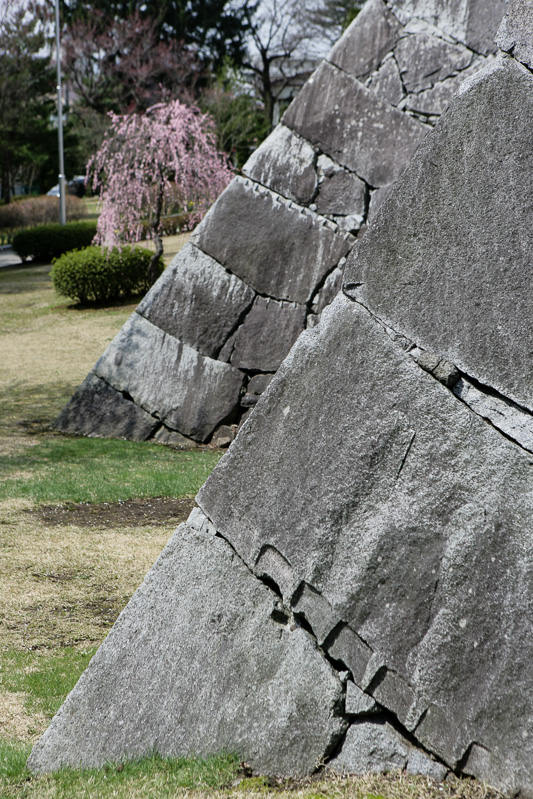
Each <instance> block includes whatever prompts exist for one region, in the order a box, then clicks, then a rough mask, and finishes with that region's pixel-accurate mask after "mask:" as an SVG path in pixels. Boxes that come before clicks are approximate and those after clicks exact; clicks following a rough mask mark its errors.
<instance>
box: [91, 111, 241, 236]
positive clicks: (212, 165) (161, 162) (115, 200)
mask: <svg viewBox="0 0 533 799" xmlns="http://www.w3.org/2000/svg"><path fill="white" fill-rule="evenodd" d="M109 116H110V119H111V127H110V129H109V131H108V132H107V134H106V136H105V139H104V141H103V143H102V146H101V147H100V149H99V150H98V152H97V153H96V155H95V156H93V158H92V159H91V160H90V162H89V165H88V168H87V175H88V181H89V183H90V185H91V186H92V188H93V190H94V191H95V192H97V193H99V195H100V203H99V205H100V218H99V220H98V228H97V234H96V237H95V242H96V243H98V244H102V245H105V246H106V247H108V246H114V245H118V246H120V244H121V243H122V242H126V241H139V240H140V239H142V238H145V237H146V236H150V237H152V238H154V239H155V240H156V244H157V246H158V248H159V247H160V246H161V242H160V239H159V236H160V234H161V231H162V218H163V217H164V216H166V215H169V214H183V215H184V220H185V221H184V226H185V227H186V229H187V228H188V229H191V228H192V227H194V226H195V225H196V224H197V223H198V222H199V221H200V219H201V218H202V216H203V215H204V214H205V212H206V211H207V209H208V208H209V206H210V205H211V204H212V203H213V201H214V200H215V199H216V197H217V196H218V195H219V194H220V192H221V191H222V190H223V189H224V188H225V187H226V186H227V184H228V183H229V181H230V180H231V177H232V172H231V169H230V166H229V162H228V160H227V158H226V156H224V155H223V154H222V153H220V152H218V151H217V148H216V144H215V136H214V123H213V121H212V119H211V118H210V117H209V116H208V115H207V114H203V113H202V112H201V111H200V110H199V109H198V108H196V107H195V106H189V105H185V104H184V103H182V102H180V101H179V100H173V101H172V102H170V103H158V104H157V105H154V106H152V107H151V108H149V109H148V110H147V111H146V113H145V114H125V115H117V114H114V113H113V112H111V114H110V115H109ZM161 251H162V247H161Z"/></svg>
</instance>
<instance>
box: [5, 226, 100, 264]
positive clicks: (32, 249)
mask: <svg viewBox="0 0 533 799" xmlns="http://www.w3.org/2000/svg"><path fill="white" fill-rule="evenodd" d="M95 235H96V222H94V221H90V222H68V223H67V224H66V225H60V224H59V223H58V224H53V225H37V226H36V227H30V228H27V230H19V232H18V233H15V235H14V236H13V249H14V250H15V252H16V253H17V255H18V256H19V257H20V258H22V260H23V261H25V260H26V259H27V258H33V259H34V260H36V261H51V260H52V259H53V258H58V257H59V256H60V255H63V253H65V252H68V251H69V250H74V249H75V248H77V247H78V248H79V247H88V246H89V245H90V244H91V243H92V240H93V239H94V237H95Z"/></svg>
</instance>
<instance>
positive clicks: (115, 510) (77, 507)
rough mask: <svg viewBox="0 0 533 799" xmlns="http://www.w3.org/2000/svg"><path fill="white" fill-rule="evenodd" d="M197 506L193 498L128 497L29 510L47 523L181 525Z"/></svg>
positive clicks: (109, 525) (78, 524) (99, 525)
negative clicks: (117, 500)
mask: <svg viewBox="0 0 533 799" xmlns="http://www.w3.org/2000/svg"><path fill="white" fill-rule="evenodd" d="M194 506H195V501H194V499H173V498H172V497H159V498H156V499H129V500H125V501H124V502H99V503H90V502H81V503H79V504H76V503H73V502H65V503H62V504H61V505H43V506H40V507H38V508H32V509H27V510H26V511H25V513H30V514H32V515H36V516H38V517H39V518H40V519H41V520H42V521H43V522H44V524H46V525H52V526H53V525H61V524H75V525H77V526H80V527H93V526H97V527H143V526H145V525H153V524H170V523H171V522H172V523H173V524H176V525H178V524H180V522H184V521H185V520H186V519H187V517H188V515H189V513H190V512H191V510H192V509H193V508H194Z"/></svg>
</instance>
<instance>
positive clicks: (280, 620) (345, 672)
mask: <svg viewBox="0 0 533 799" xmlns="http://www.w3.org/2000/svg"><path fill="white" fill-rule="evenodd" d="M187 524H189V526H190V527H192V528H193V529H194V530H196V531H197V532H200V533H202V534H203V535H208V536H214V537H217V538H220V539H221V540H223V541H224V542H225V543H226V544H227V545H228V547H229V548H230V549H231V551H232V552H233V553H234V555H235V557H237V558H238V560H239V562H241V563H242V564H243V565H244V566H245V567H246V569H247V570H248V571H249V572H250V573H251V574H252V575H253V576H254V578H255V579H256V580H259V582H261V583H262V584H263V585H264V586H265V587H266V588H268V589H269V590H270V591H271V592H272V594H273V595H274V596H275V597H276V599H275V605H274V608H273V610H272V613H271V619H272V621H273V622H275V623H276V624H279V625H280V626H282V627H289V628H290V629H292V630H294V629H296V628H297V627H300V628H302V629H303V630H305V631H306V632H307V634H308V635H310V636H311V638H312V639H313V642H314V644H315V647H316V649H317V650H318V651H319V652H320V654H321V655H322V657H323V658H324V659H325V660H326V662H327V663H328V664H329V666H330V667H331V668H332V670H333V671H334V673H335V674H336V675H337V677H338V678H339V681H340V682H341V684H342V685H343V689H344V690H343V693H342V697H341V702H342V708H340V709H339V710H338V713H339V715H340V716H342V717H343V718H344V719H345V721H346V723H347V728H346V730H345V732H344V733H343V734H342V735H341V737H340V739H338V740H336V741H334V742H332V746H331V750H330V751H329V752H325V753H324V760H323V764H321V765H325V764H327V763H329V762H331V761H332V759H333V758H334V757H335V756H336V755H337V754H338V753H339V752H340V750H341V749H342V746H343V744H344V740H345V737H346V734H347V732H348V729H349V728H350V726H351V724H353V723H361V721H362V720H364V719H365V718H366V716H368V711H364V712H362V713H357V714H353V713H349V712H347V711H346V691H347V682H348V680H350V678H351V680H350V681H351V682H353V683H354V685H356V686H357V687H358V689H359V690H360V691H361V692H362V693H363V694H365V695H366V696H368V697H369V699H373V700H374V702H375V704H376V709H375V711H372V713H371V717H372V722H373V723H383V724H384V723H386V722H388V723H389V724H390V725H391V726H392V727H393V728H394V729H395V730H396V731H397V732H398V733H399V734H400V735H401V737H402V738H403V740H404V741H405V742H406V743H407V744H408V745H410V746H414V747H416V749H417V750H419V751H420V752H423V753H424V754H426V755H428V756H430V757H431V758H433V759H434V760H435V761H436V762H437V763H439V764H440V765H442V766H444V767H445V768H447V769H450V768H451V767H450V765H449V764H447V763H446V762H445V761H444V760H443V758H441V757H440V756H439V755H438V754H437V753H436V752H434V751H433V750H432V749H431V747H430V746H427V745H425V744H422V743H421V742H420V741H419V740H418V739H417V738H416V736H415V735H414V730H415V729H416V728H417V727H418V726H419V725H420V723H421V721H422V720H423V718H424V717H425V715H426V713H427V707H425V708H424V709H423V710H421V709H419V712H418V716H417V721H416V722H414V723H413V724H412V730H409V728H408V727H406V726H405V724H404V723H402V722H401V721H400V719H399V718H398V716H397V715H396V713H395V712H394V711H393V710H392V709H391V708H390V707H387V705H385V704H384V703H383V701H380V700H379V699H377V698H376V697H374V696H373V693H374V692H376V691H377V690H378V688H379V686H381V685H382V684H383V682H384V680H385V679H387V678H389V679H390V677H388V675H390V676H392V677H393V678H394V679H395V680H396V683H399V684H401V685H404V684H405V688H406V689H407V690H408V691H409V692H410V693H411V694H413V697H414V696H415V694H414V690H413V689H412V688H411V687H410V686H409V684H408V682H407V681H406V680H405V679H404V678H403V677H402V676H401V675H400V674H398V673H397V672H395V671H394V670H391V669H390V668H389V667H388V666H387V665H386V664H385V663H384V662H383V659H382V657H381V656H380V655H379V654H378V653H376V652H375V651H374V650H373V649H372V647H371V646H370V645H369V644H367V642H366V641H364V640H363V638H361V636H360V635H359V633H357V632H356V631H355V630H353V629H352V628H351V627H350V626H349V625H348V624H347V623H346V622H344V621H343V620H339V621H337V623H336V624H334V625H333V627H332V629H331V631H330V633H329V634H328V635H327V636H325V638H324V636H323V635H322V636H321V635H318V634H317V632H316V631H315V629H314V627H313V624H312V622H311V621H310V619H309V614H306V613H304V612H302V611H298V603H299V599H300V598H301V596H302V593H303V592H304V590H305V588H306V586H308V587H309V588H310V589H311V590H312V592H313V593H314V594H316V596H317V597H319V598H320V599H322V600H323V601H324V602H326V603H327V600H326V598H325V597H323V595H322V594H321V593H320V591H318V590H317V589H316V588H314V587H313V586H311V585H309V584H307V583H306V582H305V581H299V582H298V585H297V587H296V590H294V591H293V593H292V596H291V597H290V599H289V600H288V601H289V605H287V604H285V599H284V597H283V593H282V590H281V588H280V586H279V585H278V583H277V582H276V580H275V578H274V577H272V576H271V575H269V574H267V573H266V570H264V569H263V570H262V573H260V574H258V573H257V570H254V569H253V568H251V567H250V566H249V565H248V564H247V563H246V561H245V560H244V559H243V558H242V556H241V555H240V554H239V552H238V551H237V550H236V549H235V547H234V546H233V544H232V543H231V541H229V540H228V539H227V538H226V537H225V536H224V535H223V534H222V533H221V532H220V531H218V530H217V529H216V527H215V525H214V524H213V522H212V521H211V520H210V519H209V517H208V516H207V515H206V514H205V513H204V511H203V510H202V509H200V508H195V509H194V510H193V511H192V512H191V514H190V516H189V519H188V521H187ZM268 549H275V548H273V547H271V546H270V545H269V544H265V545H263V547H262V548H261V552H260V554H259V555H258V557H257V559H256V564H258V563H260V562H262V557H261V556H262V554H264V552H265V551H267V550H268ZM275 551H276V553H277V554H278V555H279V557H281V558H283V560H284V561H285V562H286V563H287V565H288V566H289V567H290V563H289V561H287V559H286V558H285V557H284V556H283V554H282V553H281V552H279V550H277V549H275ZM263 562H264V560H263ZM327 604H328V605H329V603H327ZM343 631H348V632H349V633H350V634H351V635H352V636H353V640H359V641H360V642H361V645H362V646H363V647H365V649H366V650H368V653H369V657H368V660H367V663H366V666H364V676H363V679H361V678H360V677H358V675H357V674H356V675H354V674H353V664H351V667H350V665H348V664H347V663H346V662H345V660H343V659H342V658H341V657H336V656H335V651H336V650H335V648H334V644H335V642H336V641H337V640H338V638H339V635H340V634H341V633H342V632H343ZM321 641H322V644H321ZM330 650H332V651H330ZM361 683H362V685H361ZM382 700H383V697H382ZM414 704H418V705H419V704H420V703H419V700H416V698H415V700H414ZM408 717H409V714H408V716H407V718H408ZM350 719H351V721H350ZM318 768H320V766H319V767H318Z"/></svg>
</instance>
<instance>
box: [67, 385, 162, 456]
mask: <svg viewBox="0 0 533 799" xmlns="http://www.w3.org/2000/svg"><path fill="white" fill-rule="evenodd" d="M95 418H98V419H101V420H102V421H101V423H100V425H99V426H98V435H100V436H103V437H105V438H129V439H134V440H136V441H144V440H145V439H147V438H150V436H151V435H152V433H153V432H154V430H156V429H157V428H158V426H159V424H160V422H159V420H158V419H155V418H154V417H153V416H151V415H150V414H149V413H146V411H143V409H142V408H140V407H139V406H138V405H135V403H134V402H133V401H132V400H131V399H127V398H126V397H124V396H123V394H122V393H121V392H120V391H117V390H116V389H114V388H112V386H109V385H108V384H107V383H106V382H105V381H104V380H102V379H100V378H99V377H97V376H96V375H95V374H94V373H93V372H90V373H89V374H88V375H87V377H86V378H85V380H84V381H83V383H82V384H81V386H80V387H79V388H78V390H77V391H76V393H75V394H74V395H73V396H72V398H71V399H70V401H69V402H68V404H67V405H66V406H65V407H64V408H63V410H62V411H61V413H60V415H59V417H58V418H57V419H56V421H55V422H54V426H56V427H59V428H60V429H61V430H62V431H63V432H64V433H77V434H79V435H86V436H90V435H92V434H93V433H94V420H95Z"/></svg>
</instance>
